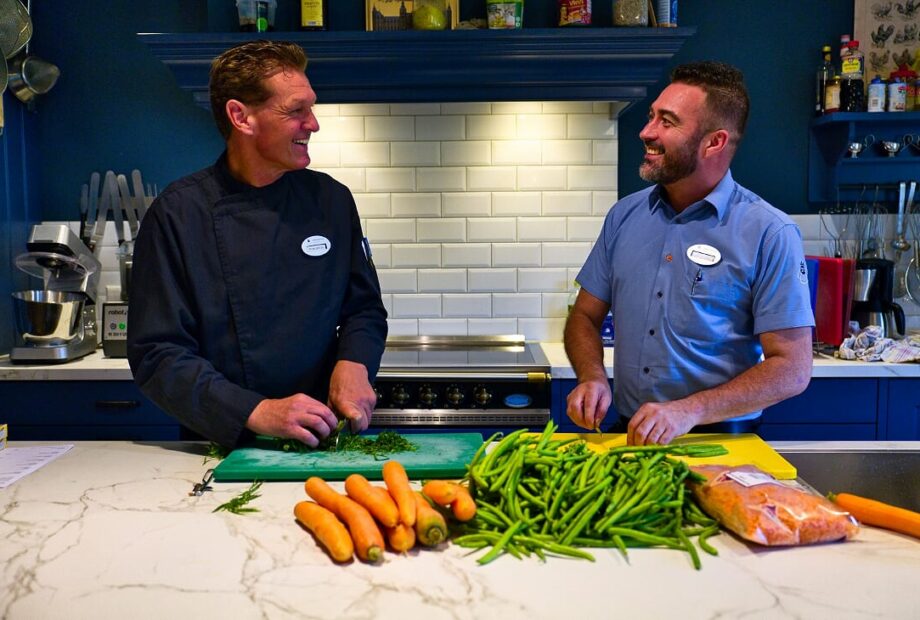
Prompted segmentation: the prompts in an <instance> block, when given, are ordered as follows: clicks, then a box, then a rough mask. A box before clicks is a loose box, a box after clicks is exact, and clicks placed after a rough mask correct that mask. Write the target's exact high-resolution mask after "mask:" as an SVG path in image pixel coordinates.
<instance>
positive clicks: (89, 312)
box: [10, 224, 101, 364]
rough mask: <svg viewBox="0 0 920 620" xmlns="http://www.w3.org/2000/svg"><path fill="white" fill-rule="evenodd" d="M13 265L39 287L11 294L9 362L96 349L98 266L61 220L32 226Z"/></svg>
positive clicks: (49, 360)
mask: <svg viewBox="0 0 920 620" xmlns="http://www.w3.org/2000/svg"><path fill="white" fill-rule="evenodd" d="M26 248H27V249H28V250H29V251H28V252H26V253H25V254H20V255H19V256H17V257H16V266H17V267H18V268H19V269H21V270H22V271H24V272H26V273H28V274H29V275H31V276H34V277H37V278H41V280H42V283H43V285H44V288H42V289H33V290H26V291H17V292H15V293H13V304H14V306H15V312H16V324H17V328H18V330H19V342H18V343H17V345H18V346H15V347H13V349H12V350H11V351H10V361H11V362H13V363H19V364H24V363H29V364H58V363H63V362H68V361H70V360H73V359H77V358H79V357H82V356H84V355H87V354H89V353H92V352H93V351H95V350H96V346H97V344H98V341H97V334H96V289H97V287H98V285H99V271H100V267H101V265H100V264H99V261H98V260H96V258H95V257H94V256H93V253H92V252H90V250H89V248H88V247H86V245H85V244H84V243H83V242H82V241H80V239H79V237H77V235H75V234H74V233H73V232H72V231H71V230H70V228H68V227H67V226H66V225H64V224H37V225H35V226H33V227H32V230H31V232H30V233H29V240H28V241H27V242H26Z"/></svg>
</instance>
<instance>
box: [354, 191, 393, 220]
mask: <svg viewBox="0 0 920 620" xmlns="http://www.w3.org/2000/svg"><path fill="white" fill-rule="evenodd" d="M353 196H354V198H355V205H357V207H358V215H360V216H361V217H363V218H368V217H388V216H389V215H390V195H389V194H353Z"/></svg>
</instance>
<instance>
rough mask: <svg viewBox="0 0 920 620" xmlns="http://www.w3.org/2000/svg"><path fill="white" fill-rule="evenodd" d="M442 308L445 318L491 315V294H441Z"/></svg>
mask: <svg viewBox="0 0 920 620" xmlns="http://www.w3.org/2000/svg"><path fill="white" fill-rule="evenodd" d="M442 309H443V316H444V317H445V318H451V317H453V318H457V317H490V316H492V295H490V294H471V295H467V294H464V295H454V294H450V293H447V294H445V295H443V304H442ZM471 333H472V332H471Z"/></svg>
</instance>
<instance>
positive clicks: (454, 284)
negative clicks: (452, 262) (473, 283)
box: [418, 269, 467, 293]
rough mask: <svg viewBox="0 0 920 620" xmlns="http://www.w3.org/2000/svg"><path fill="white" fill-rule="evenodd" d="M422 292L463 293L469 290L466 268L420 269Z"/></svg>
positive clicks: (419, 279)
mask: <svg viewBox="0 0 920 620" xmlns="http://www.w3.org/2000/svg"><path fill="white" fill-rule="evenodd" d="M418 290H419V292H420V293H462V292H464V291H466V290H467V284H466V269H419V270H418Z"/></svg>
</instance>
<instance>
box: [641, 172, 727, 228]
mask: <svg viewBox="0 0 920 620" xmlns="http://www.w3.org/2000/svg"><path fill="white" fill-rule="evenodd" d="M734 193H735V180H734V179H733V178H732V172H731V170H726V171H725V176H723V177H722V180H721V181H719V182H718V183H717V184H716V186H715V187H714V188H712V191H711V192H709V193H708V194H707V195H706V196H705V197H704V198H703V199H702V200H700V201H699V202H697V203H694V204H692V205H690V206H689V207H688V208H687V209H686V210H684V211H683V212H684V213H686V212H687V211H689V210H691V209H692V210H694V211H695V210H696V209H694V207H695V206H696V205H699V204H701V203H706V204H709V205H710V206H711V207H712V208H713V209H715V210H716V215H718V216H719V221H720V222H721V221H722V220H723V219H724V218H725V215H726V213H728V206H729V203H730V201H731V197H732V194H734ZM665 206H666V207H668V208H669V209H671V208H672V207H671V205H670V204H669V203H668V201H667V200H666V199H665V197H664V196H663V195H662V187H661V185H655V186H654V187H653V188H652V191H651V193H649V198H648V207H649V210H650V211H654V210H655V209H656V208H660V207H665Z"/></svg>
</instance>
